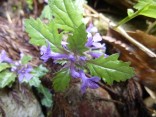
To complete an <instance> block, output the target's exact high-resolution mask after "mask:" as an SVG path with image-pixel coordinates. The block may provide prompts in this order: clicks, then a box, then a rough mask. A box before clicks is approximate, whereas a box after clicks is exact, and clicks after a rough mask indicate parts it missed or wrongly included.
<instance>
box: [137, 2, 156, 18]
mask: <svg viewBox="0 0 156 117" xmlns="http://www.w3.org/2000/svg"><path fill="white" fill-rule="evenodd" d="M139 14H140V15H144V16H147V17H151V18H156V4H154V5H150V6H149V7H148V8H146V9H144V10H142V11H141V12H140V13H139Z"/></svg>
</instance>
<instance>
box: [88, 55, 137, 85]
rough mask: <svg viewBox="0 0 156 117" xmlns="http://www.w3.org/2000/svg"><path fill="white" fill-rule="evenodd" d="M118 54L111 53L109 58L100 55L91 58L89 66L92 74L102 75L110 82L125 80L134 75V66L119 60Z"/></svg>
mask: <svg viewBox="0 0 156 117" xmlns="http://www.w3.org/2000/svg"><path fill="white" fill-rule="evenodd" d="M118 56H119V55H118V54H114V55H111V56H109V57H107V58H104V57H100V58H97V59H94V60H89V61H88V62H87V66H88V68H89V70H90V73H91V75H93V76H98V77H101V78H102V79H103V80H104V81H105V82H107V83H108V84H112V83H113V81H117V82H120V81H125V80H127V79H129V78H131V77H133V76H134V71H133V68H131V67H129V63H126V62H122V61H119V60H117V59H118Z"/></svg>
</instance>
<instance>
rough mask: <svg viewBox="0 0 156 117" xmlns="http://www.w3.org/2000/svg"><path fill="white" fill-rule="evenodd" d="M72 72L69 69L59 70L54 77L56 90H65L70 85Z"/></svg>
mask: <svg viewBox="0 0 156 117" xmlns="http://www.w3.org/2000/svg"><path fill="white" fill-rule="evenodd" d="M70 79H71V77H70V74H69V70H68V69H63V70H61V71H59V72H58V73H57V74H56V76H55V77H54V78H53V87H54V90H55V91H58V92H59V91H64V90H65V89H67V88H68V87H69V82H70Z"/></svg>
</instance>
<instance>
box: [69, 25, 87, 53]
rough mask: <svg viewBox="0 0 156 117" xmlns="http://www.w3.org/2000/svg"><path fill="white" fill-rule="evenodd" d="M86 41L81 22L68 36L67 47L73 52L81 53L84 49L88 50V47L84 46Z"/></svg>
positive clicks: (84, 30)
mask: <svg viewBox="0 0 156 117" xmlns="http://www.w3.org/2000/svg"><path fill="white" fill-rule="evenodd" d="M80 35H81V36H80ZM86 42H87V33H86V29H85V25H84V24H81V25H80V26H79V27H78V28H76V29H75V30H74V32H73V35H72V36H69V38H68V43H69V44H68V48H69V49H70V50H72V51H73V52H74V53H78V54H83V52H84V51H86V50H88V48H86V47H85V43H86Z"/></svg>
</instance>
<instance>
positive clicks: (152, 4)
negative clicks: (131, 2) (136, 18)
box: [134, 0, 156, 18]
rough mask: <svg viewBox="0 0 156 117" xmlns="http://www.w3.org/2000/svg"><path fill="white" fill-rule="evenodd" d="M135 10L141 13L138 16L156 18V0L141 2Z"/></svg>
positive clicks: (143, 0)
mask: <svg viewBox="0 0 156 117" xmlns="http://www.w3.org/2000/svg"><path fill="white" fill-rule="evenodd" d="M134 8H135V9H137V10H138V11H139V14H138V15H144V16H147V17H151V18H156V14H155V12H156V0H139V1H138V3H137V4H136V5H135V6H134Z"/></svg>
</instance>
